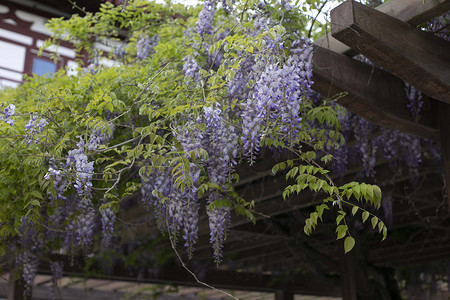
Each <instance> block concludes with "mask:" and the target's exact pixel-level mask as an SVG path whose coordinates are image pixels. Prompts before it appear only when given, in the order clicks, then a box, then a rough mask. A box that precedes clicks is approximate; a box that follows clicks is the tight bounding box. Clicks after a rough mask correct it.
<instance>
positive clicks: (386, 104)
mask: <svg viewBox="0 0 450 300" xmlns="http://www.w3.org/2000/svg"><path fill="white" fill-rule="evenodd" d="M313 80H314V85H313V88H314V89H315V90H316V91H318V92H319V93H321V94H322V96H325V97H327V96H330V97H331V96H334V95H335V94H339V93H346V95H345V96H343V97H341V98H339V99H338V103H339V104H341V105H342V106H344V107H346V108H347V109H348V110H350V111H351V112H354V113H356V114H357V115H359V116H361V117H363V118H365V119H367V120H369V121H371V122H372V123H375V124H379V125H382V126H385V127H389V128H392V129H397V130H400V131H403V132H407V133H410V134H413V135H418V136H421V137H425V138H428V139H434V140H438V139H439V130H438V127H437V124H434V123H435V120H436V118H435V117H434V116H433V114H432V112H431V110H430V109H429V108H428V107H424V109H423V110H422V112H421V118H420V120H419V121H418V122H415V121H414V120H413V118H412V115H411V112H410V110H409V109H408V108H407V107H406V105H407V103H408V100H407V97H406V94H405V87H404V83H403V81H402V80H401V79H399V78H397V77H395V76H393V75H392V74H390V73H389V72H386V71H383V70H381V69H378V68H375V67H372V66H370V65H368V64H365V63H363V62H360V61H357V60H354V59H352V58H350V57H347V56H345V55H342V54H339V53H335V52H333V51H330V50H328V49H325V48H322V47H318V46H314V56H313Z"/></svg>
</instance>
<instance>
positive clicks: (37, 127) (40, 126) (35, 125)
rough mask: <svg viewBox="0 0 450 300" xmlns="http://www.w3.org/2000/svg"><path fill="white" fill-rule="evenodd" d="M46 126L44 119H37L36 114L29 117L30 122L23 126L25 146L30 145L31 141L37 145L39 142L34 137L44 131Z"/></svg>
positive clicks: (46, 122)
mask: <svg viewBox="0 0 450 300" xmlns="http://www.w3.org/2000/svg"><path fill="white" fill-rule="evenodd" d="M47 125H48V121H47V120H46V119H44V118H39V116H38V115H36V114H32V115H30V120H29V121H28V123H27V125H25V141H27V144H28V145H30V144H31V141H32V140H34V143H35V144H36V145H37V144H39V140H38V139H37V138H35V137H34V135H35V134H37V133H41V132H42V131H44V127H45V126H47Z"/></svg>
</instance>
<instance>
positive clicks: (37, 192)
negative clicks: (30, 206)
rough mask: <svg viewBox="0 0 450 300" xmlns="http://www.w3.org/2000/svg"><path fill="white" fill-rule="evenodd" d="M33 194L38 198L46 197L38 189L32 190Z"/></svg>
mask: <svg viewBox="0 0 450 300" xmlns="http://www.w3.org/2000/svg"><path fill="white" fill-rule="evenodd" d="M31 195H33V196H35V197H36V198H39V199H44V197H42V194H41V193H39V191H36V190H34V191H32V192H31Z"/></svg>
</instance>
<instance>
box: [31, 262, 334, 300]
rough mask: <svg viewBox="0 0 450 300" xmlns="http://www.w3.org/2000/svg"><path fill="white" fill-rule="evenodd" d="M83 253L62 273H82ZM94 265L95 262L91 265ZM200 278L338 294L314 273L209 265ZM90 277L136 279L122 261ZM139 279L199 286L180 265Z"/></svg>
mask: <svg viewBox="0 0 450 300" xmlns="http://www.w3.org/2000/svg"><path fill="white" fill-rule="evenodd" d="M68 259H69V258H68V257H65V256H61V255H55V256H53V257H52V260H57V261H66V260H68ZM83 261H84V259H83V258H82V257H77V258H75V262H76V263H75V264H74V265H73V266H65V268H64V276H76V277H83V274H84V272H85V270H84V267H83V266H82V264H80V265H78V264H77V262H83ZM92 267H93V268H95V267H96V266H95V264H94V265H93V266H92ZM38 272H39V273H40V274H51V272H50V267H49V265H48V264H46V265H44V264H42V265H41V267H40V269H39V270H38ZM202 273H203V275H202V276H199V275H198V276H199V280H202V281H203V282H205V283H207V284H210V285H211V286H214V287H216V288H220V289H232V290H247V291H261V292H274V291H276V290H288V291H293V292H296V293H299V294H304V295H321V296H339V295H340V289H339V287H337V286H334V285H331V284H329V283H326V282H322V281H320V280H318V278H316V277H315V276H314V275H296V276H294V277H292V278H291V279H290V280H276V277H274V276H271V275H265V274H255V273H249V272H237V271H229V270H218V269H215V268H213V269H208V270H205V271H204V272H202ZM90 278H99V279H107V280H120V281H132V282H134V281H137V278H138V273H137V272H133V271H132V270H130V269H129V268H125V267H124V266H121V265H117V264H116V265H115V266H114V267H113V268H112V271H111V272H109V273H108V274H107V275H97V274H96V273H94V274H93V275H92V276H90ZM139 281H140V282H141V283H163V284H175V285H183V286H198V287H203V286H202V285H200V284H199V283H198V282H197V281H196V280H195V279H194V278H193V277H192V276H191V274H189V273H188V272H187V271H186V269H184V268H183V267H181V266H160V267H158V270H157V272H155V273H153V274H145V275H144V276H143V277H140V278H139Z"/></svg>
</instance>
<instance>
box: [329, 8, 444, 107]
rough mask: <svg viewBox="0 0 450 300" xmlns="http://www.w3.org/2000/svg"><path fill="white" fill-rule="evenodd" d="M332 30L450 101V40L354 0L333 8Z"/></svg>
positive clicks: (427, 91) (425, 90)
mask: <svg viewBox="0 0 450 300" xmlns="http://www.w3.org/2000/svg"><path fill="white" fill-rule="evenodd" d="M331 24H332V25H331V34H332V36H333V37H334V38H336V39H337V40H339V41H341V42H343V43H345V44H346V45H348V46H350V47H351V48H352V49H353V50H355V51H357V52H359V53H361V54H363V55H365V56H366V57H367V58H369V59H370V60H372V61H373V62H374V63H376V64H378V65H380V66H381V67H383V68H384V69H386V70H388V71H389V72H391V73H392V74H394V75H396V76H398V77H399V78H401V79H403V80H405V81H407V82H409V83H410V84H412V85H413V86H415V87H416V88H417V89H419V90H421V91H422V92H423V93H425V94H427V95H429V96H430V97H432V98H435V99H437V100H440V101H443V102H446V103H450V43H448V42H446V41H444V40H442V39H440V38H438V37H436V36H434V35H433V34H431V33H427V32H423V31H420V30H419V29H418V28H416V27H415V26H412V25H410V24H408V23H406V22H403V21H401V20H399V19H396V18H394V17H391V16H389V15H387V14H384V13H382V12H380V11H377V10H376V9H373V8H370V7H368V6H365V5H363V4H361V3H358V2H355V1H353V0H348V1H346V2H344V3H343V4H341V5H339V6H338V7H336V8H335V9H333V10H332V11H331Z"/></svg>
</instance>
